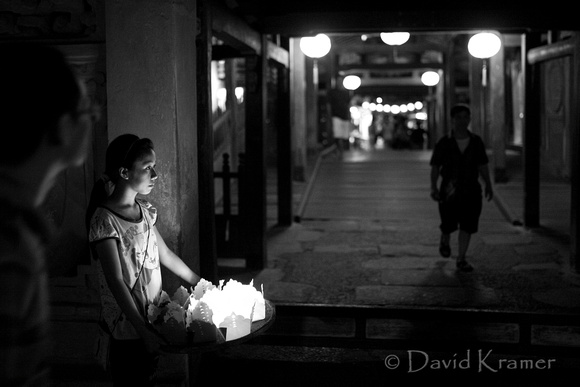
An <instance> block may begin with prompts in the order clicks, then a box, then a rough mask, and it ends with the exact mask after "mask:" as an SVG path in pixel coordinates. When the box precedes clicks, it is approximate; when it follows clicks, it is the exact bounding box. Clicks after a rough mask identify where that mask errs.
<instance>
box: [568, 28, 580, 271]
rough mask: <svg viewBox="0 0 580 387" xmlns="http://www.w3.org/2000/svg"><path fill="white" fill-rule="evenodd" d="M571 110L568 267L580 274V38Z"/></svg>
mask: <svg viewBox="0 0 580 387" xmlns="http://www.w3.org/2000/svg"><path fill="white" fill-rule="evenodd" d="M570 106H573V108H572V114H571V117H570V118H571V124H570V125H571V126H570V182H571V195H572V196H571V200H570V265H571V266H572V268H573V270H574V271H576V272H577V273H580V111H579V110H578V106H580V36H578V35H577V36H576V37H575V39H574V51H573V56H572V103H571V105H570Z"/></svg>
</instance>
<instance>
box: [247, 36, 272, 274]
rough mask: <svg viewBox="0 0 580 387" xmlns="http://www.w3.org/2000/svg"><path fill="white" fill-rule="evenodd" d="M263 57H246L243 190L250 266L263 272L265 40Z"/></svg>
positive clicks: (264, 247)
mask: <svg viewBox="0 0 580 387" xmlns="http://www.w3.org/2000/svg"><path fill="white" fill-rule="evenodd" d="M262 43H263V44H262V47H263V49H262V55H250V56H248V57H247V58H246V93H245V101H246V174H245V176H244V179H245V184H244V187H243V190H244V196H245V200H244V202H245V203H246V204H247V206H245V207H246V208H241V207H240V211H243V217H244V222H245V225H246V227H245V229H244V234H245V242H246V257H245V258H246V267H247V268H251V269H262V268H264V267H265V264H266V216H267V214H266V150H265V145H266V111H267V109H266V96H267V84H266V82H267V79H268V78H267V72H266V71H267V66H268V63H267V57H266V55H263V53H264V50H265V47H267V42H266V41H265V39H264V40H263V41H262Z"/></svg>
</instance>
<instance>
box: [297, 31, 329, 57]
mask: <svg viewBox="0 0 580 387" xmlns="http://www.w3.org/2000/svg"><path fill="white" fill-rule="evenodd" d="M330 46H331V43H330V38H329V37H328V36H327V35H325V34H318V35H316V36H306V37H304V38H301V39H300V50H302V53H303V54H304V55H306V56H308V57H310V58H322V57H323V56H325V55H326V54H328V53H329V52H330Z"/></svg>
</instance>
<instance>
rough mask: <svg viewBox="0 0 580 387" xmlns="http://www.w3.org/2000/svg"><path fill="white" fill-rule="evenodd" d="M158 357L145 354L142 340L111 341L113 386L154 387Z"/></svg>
mask: <svg viewBox="0 0 580 387" xmlns="http://www.w3.org/2000/svg"><path fill="white" fill-rule="evenodd" d="M158 361H159V357H158V356H156V355H152V354H150V353H148V352H147V350H146V348H145V343H143V341H142V340H114V339H112V340H111V350H110V362H111V376H112V378H113V385H114V386H115V387H116V386H122V387H125V386H151V387H153V386H155V379H156V374H157V363H158Z"/></svg>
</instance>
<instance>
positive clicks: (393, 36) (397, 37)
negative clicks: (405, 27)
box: [381, 32, 411, 46]
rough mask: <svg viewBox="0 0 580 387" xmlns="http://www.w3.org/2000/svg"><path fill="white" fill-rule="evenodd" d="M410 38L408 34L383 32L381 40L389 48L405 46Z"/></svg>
mask: <svg viewBox="0 0 580 387" xmlns="http://www.w3.org/2000/svg"><path fill="white" fill-rule="evenodd" d="M410 37H411V34H410V33H408V32H381V40H382V41H383V42H385V43H386V44H388V45H389V46H400V45H401V44H405V43H406V42H407V40H409V38H410Z"/></svg>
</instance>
